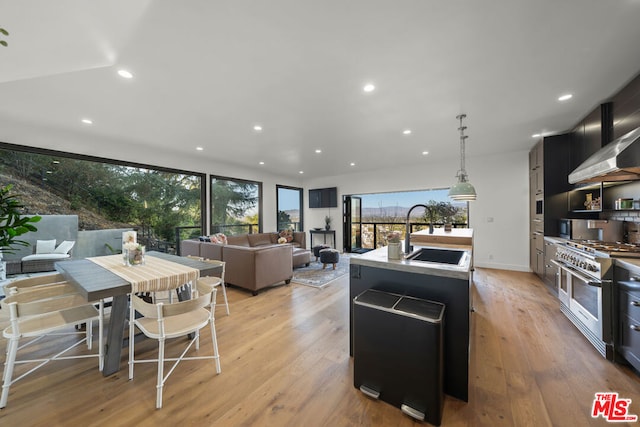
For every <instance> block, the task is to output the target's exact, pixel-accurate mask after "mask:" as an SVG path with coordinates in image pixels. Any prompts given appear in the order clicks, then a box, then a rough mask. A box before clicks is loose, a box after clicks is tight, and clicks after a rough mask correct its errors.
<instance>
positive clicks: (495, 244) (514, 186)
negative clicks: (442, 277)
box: [304, 151, 530, 271]
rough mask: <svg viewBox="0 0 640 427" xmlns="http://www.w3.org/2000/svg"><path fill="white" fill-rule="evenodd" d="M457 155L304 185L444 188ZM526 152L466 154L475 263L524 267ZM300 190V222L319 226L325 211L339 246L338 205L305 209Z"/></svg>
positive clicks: (367, 189)
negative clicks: (471, 189) (473, 193)
mask: <svg viewBox="0 0 640 427" xmlns="http://www.w3.org/2000/svg"><path fill="white" fill-rule="evenodd" d="M458 161H459V159H451V161H450V162H441V163H439V164H435V165H427V166H424V167H418V166H416V167H401V168H389V169H387V170H379V171H376V172H364V173H358V174H349V175H342V176H333V177H323V178H319V179H313V180H305V182H304V186H305V191H306V190H308V189H309V188H322V187H333V186H336V187H338V200H339V204H340V200H341V199H342V196H343V195H348V194H366V193H380V192H394V191H407V190H425V189H431V188H446V187H449V186H451V185H452V184H453V183H455V180H456V178H455V174H456V171H457V170H458V167H459V164H458ZM528 161H529V157H528V152H527V151H519V152H511V153H505V154H496V155H491V156H483V157H473V158H471V157H467V162H466V163H467V172H468V173H469V180H470V181H471V183H472V184H473V185H474V187H475V188H476V192H477V193H478V199H477V200H476V201H473V202H469V221H470V226H471V227H472V228H473V229H474V243H475V254H474V255H475V264H476V265H477V266H478V267H488V268H499V269H507V270H517V271H530V269H529V240H528V239H529V237H528V236H529V175H528V171H529V167H528ZM307 196H308V192H306V193H305V212H304V215H305V216H304V217H305V224H306V228H307V229H309V228H311V227H322V226H324V216H325V215H328V214H329V215H331V216H332V217H333V220H334V223H333V225H332V228H333V229H335V230H336V240H337V241H338V248H339V249H341V248H342V234H343V233H342V227H341V225H342V217H341V214H342V207H339V208H338V209H325V208H323V209H309V208H308V206H309V205H308V201H307Z"/></svg>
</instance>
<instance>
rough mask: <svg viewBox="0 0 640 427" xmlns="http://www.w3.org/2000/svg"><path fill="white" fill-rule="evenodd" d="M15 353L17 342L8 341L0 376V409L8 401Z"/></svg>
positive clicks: (13, 340)
mask: <svg viewBox="0 0 640 427" xmlns="http://www.w3.org/2000/svg"><path fill="white" fill-rule="evenodd" d="M17 352H18V340H17V339H9V341H8V343H7V360H6V361H5V362H4V375H3V376H2V397H0V408H4V407H5V406H7V400H8V399H9V387H11V379H12V378H13V367H14V366H15V361H16V353H17Z"/></svg>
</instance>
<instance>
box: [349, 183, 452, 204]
mask: <svg viewBox="0 0 640 427" xmlns="http://www.w3.org/2000/svg"><path fill="white" fill-rule="evenodd" d="M448 193H449V189H448V188H443V189H438V190H421V191H402V192H397V193H376V194H362V195H358V196H360V197H362V207H363V208H379V207H383V206H400V207H406V208H409V207H411V206H413V205H415V204H418V203H423V204H426V203H428V202H429V200H435V201H436V202H451V201H452V200H451V199H450V198H449V196H448Z"/></svg>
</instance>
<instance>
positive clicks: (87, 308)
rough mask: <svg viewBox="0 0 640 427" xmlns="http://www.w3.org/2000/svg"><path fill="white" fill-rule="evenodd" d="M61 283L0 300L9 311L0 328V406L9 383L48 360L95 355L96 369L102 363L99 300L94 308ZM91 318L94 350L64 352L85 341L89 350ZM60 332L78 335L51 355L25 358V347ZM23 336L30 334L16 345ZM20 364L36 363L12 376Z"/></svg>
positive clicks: (101, 328)
mask: <svg viewBox="0 0 640 427" xmlns="http://www.w3.org/2000/svg"><path fill="white" fill-rule="evenodd" d="M64 287H65V284H64V283H63V284H56V285H51V286H47V287H45V288H42V289H40V290H37V291H36V290H32V291H29V292H22V293H17V294H14V295H9V296H7V297H6V298H4V299H3V300H2V307H3V308H6V309H7V310H8V311H9V326H8V327H6V328H5V329H4V331H3V336H4V338H6V339H7V357H6V361H5V366H4V374H3V377H2V396H1V397H0V408H4V407H5V406H7V400H8V398H9V389H10V388H11V386H12V385H13V384H15V383H16V382H17V381H19V380H21V379H23V378H25V377H26V376H27V375H29V374H31V373H33V372H35V371H36V370H37V369H39V368H41V367H42V366H44V365H46V364H47V363H49V362H51V361H54V360H68V359H80V358H87V357H98V369H100V370H102V367H103V364H104V347H103V345H102V341H103V317H104V307H103V303H102V301H100V303H99V304H98V308H96V307H95V306H94V305H93V304H89V303H87V301H86V300H85V299H84V298H83V297H82V296H81V295H79V294H77V293H74V294H67V293H65V292H64ZM94 320H97V321H98V336H99V338H98V352H97V353H92V354H76V355H65V354H67V353H68V352H69V351H70V350H72V349H74V348H75V347H77V346H78V345H80V344H82V343H83V342H86V343H87V347H88V349H89V350H91V348H92V345H93V339H92V337H93V321H94ZM82 323H85V324H86V325H87V326H86V331H84V332H82V331H76V330H75V329H72V327H75V326H76V325H78V324H82ZM60 335H75V336H78V335H80V337H79V338H78V339H76V340H75V341H74V342H73V343H72V344H70V345H68V346H67V347H66V348H65V349H64V350H62V351H59V350H58V349H56V350H55V354H54V355H53V356H50V357H45V358H42V357H40V358H37V359H30V358H27V354H28V353H26V352H25V351H24V350H25V348H26V347H28V346H29V345H31V344H34V343H36V342H39V341H41V340H42V339H44V338H45V337H51V336H60ZM23 338H31V340H30V341H28V342H27V343H25V344H22V345H20V342H21V340H22V339H23ZM19 352H20V354H23V353H25V357H24V358H18V353H19ZM22 364H36V365H35V366H34V367H32V368H31V369H29V370H28V371H27V372H25V373H22V374H21V375H20V376H18V377H17V378H14V375H13V373H14V369H15V366H16V365H22Z"/></svg>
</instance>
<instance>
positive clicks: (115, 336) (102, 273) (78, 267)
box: [55, 251, 222, 376]
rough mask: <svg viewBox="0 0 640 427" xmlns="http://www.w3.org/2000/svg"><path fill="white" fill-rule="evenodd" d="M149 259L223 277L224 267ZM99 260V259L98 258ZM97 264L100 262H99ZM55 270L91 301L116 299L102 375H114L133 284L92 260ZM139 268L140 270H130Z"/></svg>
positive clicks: (66, 263) (58, 266)
mask: <svg viewBox="0 0 640 427" xmlns="http://www.w3.org/2000/svg"><path fill="white" fill-rule="evenodd" d="M146 256H148V257H155V258H158V259H161V260H164V261H169V262H171V263H176V264H179V265H181V266H187V267H191V268H194V269H197V270H198V271H199V272H200V277H202V276H218V277H219V276H220V274H222V268H221V267H219V266H216V265H214V264H211V263H208V262H205V261H200V260H198V259H193V258H186V257H180V256H176V255H170V254H166V253H163V252H155V251H151V252H147V254H146ZM98 258H99V257H98ZM98 261H100V260H99V259H98ZM55 268H56V270H57V271H58V272H59V273H61V274H62V275H64V277H65V279H66V280H67V281H69V282H70V283H72V284H73V285H74V286H76V288H77V290H78V292H79V293H80V294H81V295H83V296H84V297H85V298H86V300H87V301H88V302H97V301H100V300H101V299H105V298H113V301H112V305H111V315H110V319H109V324H108V329H107V341H106V344H105V359H104V366H103V369H102V374H103V375H104V376H108V375H112V374H114V373H116V372H118V371H119V370H120V359H121V356H122V347H123V342H124V328H125V321H126V317H127V312H128V307H129V297H128V295H129V294H130V293H131V290H132V283H131V282H130V281H128V280H126V279H124V278H123V277H121V276H119V275H118V274H115V273H114V272H112V271H110V270H109V269H107V268H105V267H103V266H101V265H99V264H98V263H96V262H94V261H92V260H90V259H79V260H72V261H64V262H57V263H55ZM129 268H138V267H129ZM157 274H158V277H159V278H160V276H161V275H162V278H166V277H167V275H169V274H171V273H170V272H166V271H165V272H162V273H160V272H158V273H157ZM178 298H179V299H181V300H182V299H186V298H189V295H188V292H187V293H185V292H182V293H181V292H178Z"/></svg>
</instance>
